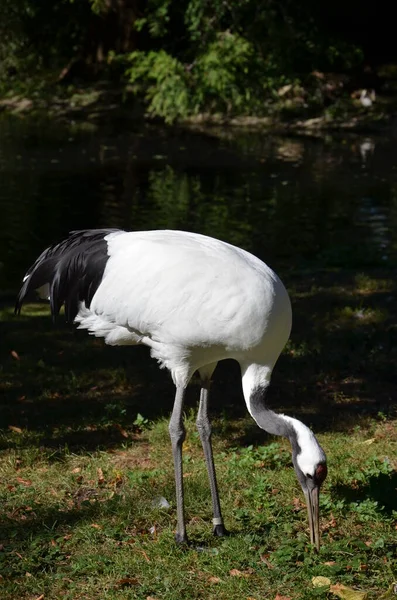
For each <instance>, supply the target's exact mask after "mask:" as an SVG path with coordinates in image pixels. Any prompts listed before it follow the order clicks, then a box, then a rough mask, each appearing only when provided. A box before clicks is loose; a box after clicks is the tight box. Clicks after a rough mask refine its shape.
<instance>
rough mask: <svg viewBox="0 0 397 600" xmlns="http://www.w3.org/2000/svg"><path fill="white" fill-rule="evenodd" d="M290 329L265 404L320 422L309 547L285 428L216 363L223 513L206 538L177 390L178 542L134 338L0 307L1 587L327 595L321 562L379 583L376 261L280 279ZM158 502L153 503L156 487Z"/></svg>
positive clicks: (200, 478)
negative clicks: (181, 534)
mask: <svg viewBox="0 0 397 600" xmlns="http://www.w3.org/2000/svg"><path fill="white" fill-rule="evenodd" d="M286 279H287V283H288V287H289V290H290V292H291V296H292V300H293V306H294V315H295V322H294V329H293V336H292V338H291V341H290V342H289V344H288V346H287V348H286V350H285V352H284V354H283V355H282V357H281V358H280V361H279V363H278V365H277V367H276V369H275V373H274V378H273V383H272V389H271V391H270V393H269V403H270V404H271V405H272V406H273V407H274V408H276V409H277V410H280V411H283V412H286V413H288V414H291V415H295V416H297V417H299V418H301V419H302V420H304V421H305V422H306V423H307V424H309V425H312V426H313V429H314V430H315V431H316V432H317V433H318V437H319V439H320V442H321V444H322V445H323V447H324V448H325V450H326V452H327V455H328V461H329V476H328V479H327V481H326V482H325V485H324V487H323V490H322V495H321V504H320V506H321V530H322V547H321V551H320V553H319V554H318V555H316V554H315V553H314V552H313V550H312V549H311V547H310V545H309V543H308V526H307V516H306V510H305V506H304V504H303V497H302V493H301V490H300V488H299V484H298V482H297V480H296V477H295V474H294V471H293V469H292V467H291V456H290V448H289V444H288V442H287V440H284V439H280V438H271V437H270V436H267V435H266V434H265V433H264V432H262V431H261V430H259V429H258V428H257V427H256V426H255V423H254V422H253V421H252V419H251V418H250V417H249V416H247V414H246V410H245V407H244V402H243V400H242V395H241V388H240V384H239V373H238V369H236V366H235V365H234V364H233V363H231V362H225V363H224V364H223V365H220V366H219V367H218V369H217V372H216V376H215V380H214V385H213V415H214V419H213V422H214V448H215V459H216V463H217V472H218V479H219V486H220V494H221V500H222V506H223V511H224V517H225V521H226V526H227V528H228V529H229V530H230V532H231V535H230V536H229V537H227V538H222V539H219V538H213V536H212V533H211V518H212V515H211V503H210V494H209V489H208V484H207V475H206V471H205V466H204V461H203V458H202V452H201V448H200V441H199V438H198V436H197V433H196V431H195V427H194V418H195V415H194V411H193V409H194V407H195V406H196V401H197V394H198V382H196V381H194V382H193V384H192V385H191V387H190V390H189V394H188V397H187V403H186V415H187V416H186V423H187V428H188V436H187V440H186V443H185V447H184V471H185V491H186V499H185V505H186V515H187V521H188V533H189V536H190V542H191V543H190V546H189V547H188V548H180V547H178V546H176V544H175V543H174V539H173V533H174V529H175V523H176V516H175V492H174V479H173V477H174V476H173V467H172V457H171V451H170V442H169V438H168V423H167V419H166V417H167V415H168V414H169V411H170V409H171V407H172V401H173V386H172V383H171V382H170V380H169V377H168V376H167V373H165V372H164V371H160V370H159V369H158V368H157V365H156V363H155V362H154V361H152V360H150V359H149V357H148V353H147V351H146V349H145V348H108V347H105V346H104V345H103V344H102V342H101V341H100V340H95V339H92V338H90V337H88V336H86V335H85V334H80V333H81V332H77V333H76V332H73V331H71V330H70V329H68V328H66V327H64V326H63V325H62V323H61V324H59V325H57V326H56V327H54V326H53V325H52V323H51V319H50V318H49V316H48V308H47V307H46V306H44V305H38V304H32V305H29V306H27V307H26V308H25V309H24V311H23V314H22V316H21V317H19V318H15V317H14V316H13V315H12V308H11V306H10V305H8V304H7V303H6V302H4V304H3V310H2V312H1V328H2V336H1V339H2V347H1V367H0V368H1V383H0V393H1V396H0V398H1V400H0V418H1V427H2V428H1V432H0V593H1V598H2V599H6V600H7V599H10V600H11V599H12V600H19V599H21V600H27V599H29V600H30V599H32V600H33V599H36V598H39V597H41V596H43V598H44V599H45V600H49V599H51V600H53V599H58V598H62V599H70V600H78V599H87V600H91V599H98V600H99V599H100V600H107V599H113V598H114V599H117V600H118V599H120V600H121V599H139V600H145V599H147V598H152V599H157V600H177V599H178V600H179V599H186V600H190V599H196V598H197V599H198V598H199V599H206V600H207V599H215V598H216V599H217V600H218V599H219V600H222V599H224V600H226V599H227V600H231V599H233V600H234V599H235V600H248V599H255V600H263V599H271V600H273V599H274V598H275V597H276V596H277V594H279V596H284V597H287V598H291V599H303V600H306V599H311V598H318V597H323V598H335V597H336V596H332V594H331V593H330V592H329V591H328V588H327V587H323V588H315V587H314V586H313V585H312V578H313V577H315V576H319V575H321V576H324V577H328V578H329V580H330V581H331V583H332V584H343V585H345V586H348V587H350V588H352V589H354V590H361V591H364V592H367V593H368V598H369V599H376V598H380V597H381V595H382V594H384V593H385V592H386V590H387V589H388V588H389V587H390V585H391V584H392V583H393V582H394V581H396V580H397V559H396V555H397V493H396V488H397V419H396V412H395V381H396V373H397V369H396V362H397V352H396V348H397V344H396V341H397V340H396V337H397V317H396V313H395V306H396V302H395V297H396V287H395V283H394V281H393V279H392V278H391V277H390V274H389V273H387V272H367V273H363V274H359V275H357V274H349V273H346V272H329V273H314V274H313V273H311V274H310V276H308V275H304V274H300V275H299V276H298V275H296V274H294V275H292V274H291V276H290V277H288V276H287V278H286ZM161 497H164V498H166V499H167V501H168V502H169V503H170V507H169V508H168V509H164V508H159V507H158V499H159V498H161Z"/></svg>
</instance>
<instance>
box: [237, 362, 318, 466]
mask: <svg viewBox="0 0 397 600" xmlns="http://www.w3.org/2000/svg"><path fill="white" fill-rule="evenodd" d="M271 372H272V368H271V367H269V366H264V365H257V364H251V365H249V366H248V367H247V368H246V369H244V370H243V392H244V398H245V401H246V404H247V408H248V411H249V413H250V414H251V416H252V418H253V419H254V420H255V421H256V422H257V424H258V425H259V427H260V428H261V429H264V430H265V431H267V432H268V433H271V434H272V435H282V436H285V437H287V438H288V439H289V440H290V442H291V446H292V455H293V460H294V461H295V459H296V461H297V464H298V466H299V468H300V469H301V470H302V471H303V472H305V473H310V474H313V472H314V468H315V466H316V465H317V464H318V463H320V462H322V461H325V454H324V451H323V449H322V448H321V446H320V444H319V443H318V441H317V439H316V436H315V435H314V434H313V432H312V431H311V430H310V429H309V428H308V427H306V425H304V424H303V423H302V422H301V421H298V419H293V418H292V417H287V416H286V415H281V414H276V413H275V412H273V411H272V410H270V408H268V407H267V406H266V404H265V395H266V389H267V387H268V385H269V383H270V376H271ZM294 464H295V463H294Z"/></svg>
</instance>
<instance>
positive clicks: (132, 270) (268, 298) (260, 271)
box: [76, 231, 291, 386]
mask: <svg viewBox="0 0 397 600" xmlns="http://www.w3.org/2000/svg"><path fill="white" fill-rule="evenodd" d="M105 239H106V241H107V243H108V254H109V260H108V262H107V264H106V267H105V271H104V274H103V279H102V282H101V284H100V286H99V287H98V290H97V292H96V294H95V295H94V297H93V300H92V302H91V306H90V308H89V309H87V308H85V307H83V308H82V309H80V311H79V313H78V315H77V317H76V322H77V323H78V324H79V328H84V329H88V330H89V332H90V333H92V334H94V335H97V336H101V337H104V338H105V341H106V343H107V344H111V345H125V344H139V343H140V344H145V345H147V346H149V347H150V348H151V352H152V356H153V357H155V358H156V359H157V360H158V361H159V362H160V364H161V365H162V366H164V367H167V368H168V369H169V370H170V371H171V374H172V378H173V380H174V383H175V385H181V386H186V385H187V383H188V381H189V379H190V377H191V376H192V374H193V373H194V372H195V371H196V370H197V369H200V368H201V367H204V366H207V365H209V364H212V363H214V362H217V361H219V360H222V359H224V358H235V359H236V360H238V361H241V362H242V363H244V364H246V363H247V361H248V362H249V363H250V364H251V363H252V362H256V361H259V362H261V363H262V364H268V365H269V366H271V367H272V366H273V365H274V363H275V362H276V360H277V358H278V355H279V353H280V352H281V350H282V348H283V347H284V345H285V343H286V341H287V339H288V337H289V333H290V329H291V307H290V302H289V298H288V295H287V292H286V291H285V288H284V286H283V284H282V283H281V281H280V280H279V279H278V277H277V276H276V275H275V274H274V273H273V271H271V269H269V268H268V267H267V266H266V265H265V264H264V263H263V262H261V261H260V260H258V259H257V258H255V257H254V256H252V255H251V254H249V253H247V252H245V251H244V250H240V249H239V248H235V247H234V246H230V245H228V244H225V243H223V242H220V241H218V240H214V239H212V238H208V237H205V236H202V235H197V234H192V233H185V232H175V231H149V232H142V233H140V232H138V233H124V232H120V233H118V232H116V233H111V234H109V235H108V236H106V237H105Z"/></svg>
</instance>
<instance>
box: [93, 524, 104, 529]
mask: <svg viewBox="0 0 397 600" xmlns="http://www.w3.org/2000/svg"><path fill="white" fill-rule="evenodd" d="M91 527H94V529H102V527H101V525H98V523H91Z"/></svg>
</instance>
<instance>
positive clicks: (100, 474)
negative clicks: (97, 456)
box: [97, 467, 105, 485]
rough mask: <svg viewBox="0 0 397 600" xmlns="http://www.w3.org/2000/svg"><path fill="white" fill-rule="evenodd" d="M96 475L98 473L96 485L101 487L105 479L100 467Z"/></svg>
mask: <svg viewBox="0 0 397 600" xmlns="http://www.w3.org/2000/svg"><path fill="white" fill-rule="evenodd" d="M97 473H98V485H103V484H104V483H105V478H104V476H103V471H102V469H101V467H98V468H97Z"/></svg>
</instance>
